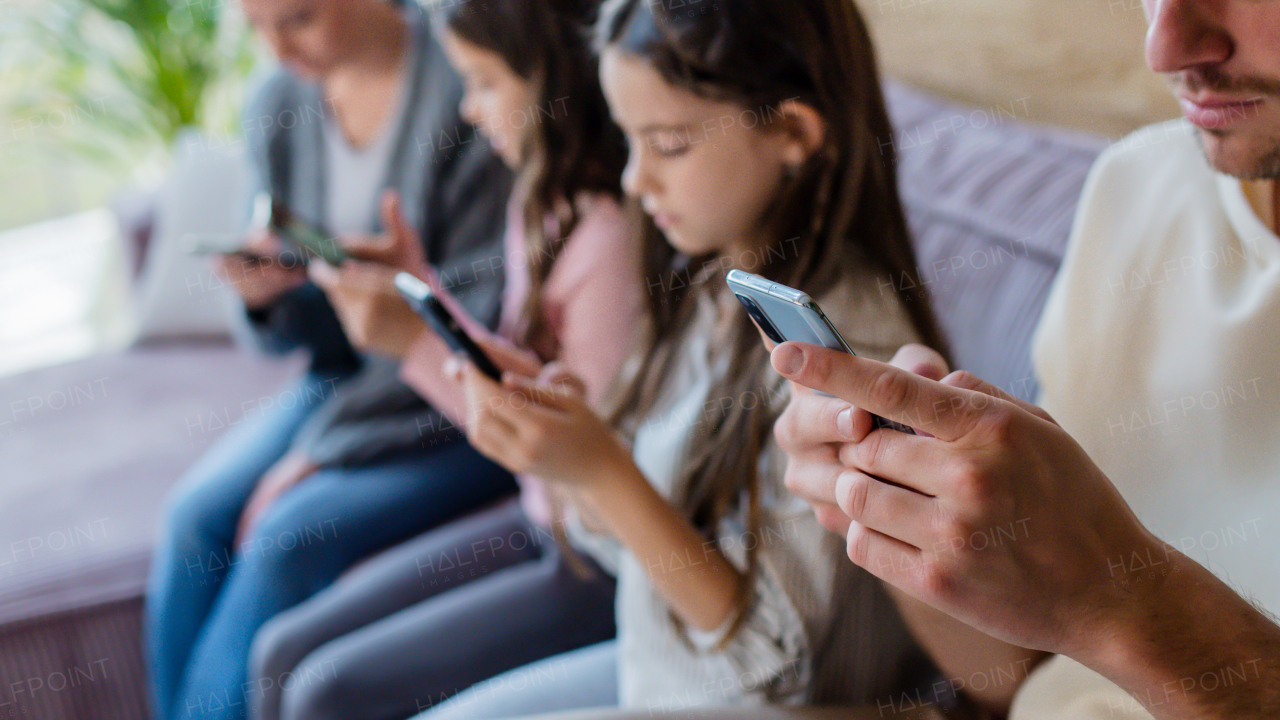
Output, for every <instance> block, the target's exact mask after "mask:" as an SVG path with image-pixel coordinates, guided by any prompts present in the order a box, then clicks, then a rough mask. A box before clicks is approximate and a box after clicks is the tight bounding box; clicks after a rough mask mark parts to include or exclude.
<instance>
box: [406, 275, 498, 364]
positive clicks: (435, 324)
mask: <svg viewBox="0 0 1280 720" xmlns="http://www.w3.org/2000/svg"><path fill="white" fill-rule="evenodd" d="M396 289H397V290H399V291H400V295H401V296H403V297H404V299H405V300H406V301H407V302H408V303H409V307H412V308H413V310H414V312H416V313H418V315H419V316H420V317H421V318H422V319H423V320H425V321H426V323H427V324H428V325H430V326H431V328H432V329H433V330H435V331H436V333H437V334H439V335H440V337H442V338H444V341H445V343H446V344H447V345H448V346H449V347H450V348H452V349H453V351H454V352H459V353H462V354H463V355H466V356H467V358H468V359H469V360H471V362H472V363H474V364H475V366H476V368H478V369H479V370H480V372H482V373H484V374H485V375H487V376H488V377H489V378H490V379H491V380H494V381H495V382H496V381H499V380H501V379H502V371H501V370H499V369H498V366H497V365H495V364H494V362H493V361H492V360H490V359H489V356H488V355H485V354H484V350H481V349H480V346H479V345H477V344H476V342H475V341H474V340H472V339H471V336H470V335H467V331H466V330H463V329H462V325H461V323H459V322H458V319H457V318H455V317H454V316H453V314H452V313H450V312H449V310H448V308H446V307H445V306H444V303H442V302H440V298H438V297H436V296H435V294H434V293H432V292H431V286H429V285H427V284H426V283H424V282H422V281H421V280H419V279H418V278H416V277H414V276H413V275H411V274H409V273H407V272H402V273H396Z"/></svg>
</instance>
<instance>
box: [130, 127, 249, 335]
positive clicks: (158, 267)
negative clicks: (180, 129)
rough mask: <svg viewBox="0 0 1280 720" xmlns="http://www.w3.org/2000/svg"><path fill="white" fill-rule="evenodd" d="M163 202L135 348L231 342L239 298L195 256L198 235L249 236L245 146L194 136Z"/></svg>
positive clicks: (139, 302) (185, 141) (142, 285)
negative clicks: (190, 246) (192, 248)
mask: <svg viewBox="0 0 1280 720" xmlns="http://www.w3.org/2000/svg"><path fill="white" fill-rule="evenodd" d="M174 155H175V158H174V166H173V170H172V171H171V172H170V174H169V176H168V177H166V178H165V182H164V185H163V186H162V187H161V188H160V191H159V193H158V196H157V203H156V215H155V226H154V230H153V231H152V233H151V239H150V242H149V243H148V244H147V249H146V258H145V260H144V262H143V265H142V272H141V275H140V276H139V278H138V283H137V288H136V295H135V305H136V311H137V321H138V335H137V338H136V340H135V342H139V343H142V342H154V341H164V340H182V339H191V338H221V339H227V338H230V337H231V335H232V332H233V330H234V327H233V324H232V323H233V320H232V319H233V318H234V317H235V314H236V312H237V310H236V309H237V308H238V305H237V302H236V298H235V297H234V293H233V291H232V289H231V288H230V287H228V286H227V284H226V283H225V282H223V281H222V280H220V279H219V278H218V277H217V276H216V275H214V273H213V271H212V269H211V265H210V262H209V258H207V257H204V256H200V255H191V254H189V253H188V252H187V251H186V249H185V247H184V242H185V240H186V239H187V238H188V236H191V235H202V236H206V237H219V238H222V239H226V240H227V241H228V242H233V241H234V240H235V236H236V235H238V234H240V233H241V232H243V224H244V222H243V221H244V217H245V212H244V206H245V198H246V197H247V195H248V189H247V188H248V185H249V182H250V173H249V168H248V163H247V161H246V160H245V157H244V151H243V144H242V143H237V144H228V143H227V142H226V141H225V140H221V141H220V140H218V138H217V136H206V135H202V134H200V133H198V132H196V131H188V132H186V133H183V134H182V135H180V136H179V138H178V140H177V143H176V147H175V153H174Z"/></svg>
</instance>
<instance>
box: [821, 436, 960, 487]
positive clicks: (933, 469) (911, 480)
mask: <svg viewBox="0 0 1280 720" xmlns="http://www.w3.org/2000/svg"><path fill="white" fill-rule="evenodd" d="M948 461H949V459H948V456H947V453H946V449H945V448H944V446H941V445H939V444H938V443H937V442H936V441H935V440H933V439H932V438H927V437H923V436H920V435H909V434H907V433H902V432H898V431H897V430H891V429H889V428H881V429H879V430H875V431H873V432H870V433H867V436H866V437H864V438H863V439H862V440H861V441H859V442H851V443H845V444H844V445H841V446H840V463H841V464H842V465H844V466H845V467H849V468H853V469H854V470H860V471H862V472H864V473H867V474H868V475H874V476H876V477H879V478H884V479H886V480H890V481H892V482H894V483H897V484H899V485H902V486H903V487H906V488H910V489H911V490H914V491H916V492H918V493H922V494H924V495H931V496H936V495H941V494H943V493H945V492H946V490H947V485H946V483H945V481H943V480H940V478H944V477H945V475H944V473H942V472H941V471H942V470H944V469H945V468H946V467H947V464H948Z"/></svg>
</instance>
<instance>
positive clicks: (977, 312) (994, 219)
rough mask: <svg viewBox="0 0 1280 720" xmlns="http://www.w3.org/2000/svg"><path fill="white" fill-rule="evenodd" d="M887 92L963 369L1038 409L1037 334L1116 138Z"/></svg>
mask: <svg viewBox="0 0 1280 720" xmlns="http://www.w3.org/2000/svg"><path fill="white" fill-rule="evenodd" d="M885 92H886V95H887V99H888V105H889V112H890V115H891V116H892V118H893V122H894V126H895V134H894V137H893V139H892V140H891V141H889V142H892V144H893V147H894V149H895V150H896V151H897V154H898V172H899V183H900V186H901V189H902V197H903V202H904V203H905V205H906V208H907V219H908V221H909V222H910V224H911V229H912V232H913V233H914V235H915V239H916V254H917V259H918V261H919V263H920V268H921V275H922V277H921V280H922V288H921V289H923V290H927V291H928V292H929V293H930V294H931V295H932V299H933V304H934V307H935V308H936V310H937V312H938V316H939V320H940V322H941V323H942V326H943V329H944V330H945V331H946V333H947V336H948V338H949V339H950V341H951V349H952V352H953V354H954V355H955V360H956V365H957V366H958V367H960V368H964V369H966V370H970V371H972V372H974V373H975V374H977V375H978V376H980V377H982V378H984V379H986V380H988V381H990V382H992V383H995V384H996V385H999V386H1000V387H1002V388H1004V389H1005V390H1007V391H1009V392H1011V393H1012V394H1014V395H1017V396H1019V397H1022V398H1024V399H1027V400H1031V399H1034V397H1035V395H1036V393H1037V390H1038V385H1037V383H1036V380H1035V375H1034V372H1033V368H1032V365H1031V349H1030V344H1031V335H1032V333H1033V332H1034V330H1035V326H1036V323H1037V322H1038V321H1039V319H1040V312H1041V310H1042V309H1043V308H1044V303H1045V300H1046V299H1047V296H1048V293H1049V288H1050V286H1051V284H1052V282H1053V278H1054V275H1056V274H1057V272H1058V266H1059V264H1060V263H1061V261H1062V254H1063V251H1064V249H1065V247H1066V243H1067V237H1068V235H1069V234H1070V232H1071V223H1072V219H1073V217H1074V215H1075V209H1076V203H1077V201H1078V200H1079V197H1080V191H1081V189H1082V187H1083V186H1084V181H1085V177H1086V176H1087V175H1088V172H1089V168H1090V166H1092V164H1093V161H1094V159H1095V158H1096V157H1097V155H1098V153H1099V152H1100V151H1101V150H1102V148H1103V147H1104V145H1105V140H1103V139H1101V138H1095V137H1091V136H1085V135H1081V134H1078V133H1072V132H1068V131H1064V130H1058V129H1054V128H1049V127H1044V126H1038V125H1033V124H1030V123H1026V122H1021V121H1019V120H1017V119H1016V118H1017V117H1025V114H1026V113H1025V111H1024V110H1023V109H1022V108H1021V107H1020V106H1019V105H1018V104H1017V103H1016V102H1014V103H1010V104H1009V105H1007V106H1004V107H994V108H972V107H968V106H964V105H957V104H954V103H951V102H948V101H945V100H941V99H938V98H935V97H932V96H929V95H925V94H923V93H920V92H918V91H915V90H911V89H908V88H906V87H903V86H901V85H898V84H896V83H886V86H885ZM886 144H887V143H886Z"/></svg>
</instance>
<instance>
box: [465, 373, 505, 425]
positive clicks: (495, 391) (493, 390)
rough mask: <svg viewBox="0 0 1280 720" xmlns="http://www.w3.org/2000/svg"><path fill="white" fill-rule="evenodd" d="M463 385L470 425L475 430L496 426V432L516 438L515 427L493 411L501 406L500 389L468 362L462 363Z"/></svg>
mask: <svg viewBox="0 0 1280 720" xmlns="http://www.w3.org/2000/svg"><path fill="white" fill-rule="evenodd" d="M462 376H463V384H464V385H465V387H466V393H467V405H468V407H469V411H468V417H469V418H470V422H471V425H472V426H474V427H476V428H477V429H478V428H480V427H481V426H484V425H486V424H493V425H496V426H497V428H498V430H499V431H500V432H501V433H502V434H504V435H506V436H509V437H513V438H514V437H516V427H515V425H513V424H512V423H511V422H510V421H508V420H507V419H506V418H504V417H503V416H501V415H498V414H496V413H495V412H494V410H495V409H496V408H497V407H498V406H499V405H501V404H502V396H501V394H500V393H501V388H499V386H498V384H497V383H495V382H493V381H492V380H490V379H489V378H487V377H485V375H484V373H482V372H480V371H479V370H477V369H476V367H475V365H472V364H471V362H470V361H465V362H463V366H462Z"/></svg>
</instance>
